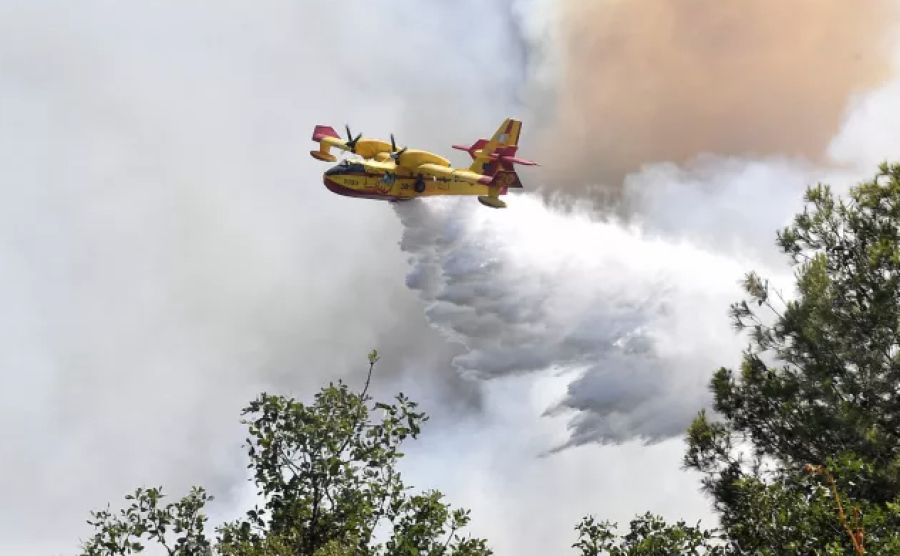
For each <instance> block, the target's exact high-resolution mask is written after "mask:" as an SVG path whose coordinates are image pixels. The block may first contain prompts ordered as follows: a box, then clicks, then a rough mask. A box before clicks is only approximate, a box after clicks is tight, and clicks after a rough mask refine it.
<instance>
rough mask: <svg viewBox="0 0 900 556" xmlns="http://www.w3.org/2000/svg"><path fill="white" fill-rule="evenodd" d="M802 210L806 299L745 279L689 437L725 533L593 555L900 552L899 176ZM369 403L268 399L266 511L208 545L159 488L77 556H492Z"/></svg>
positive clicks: (262, 471)
mask: <svg viewBox="0 0 900 556" xmlns="http://www.w3.org/2000/svg"><path fill="white" fill-rule="evenodd" d="M805 204H806V206H805V208H804V210H803V212H801V213H800V214H798V215H796V217H795V219H794V221H793V223H792V224H791V225H789V226H787V227H785V228H784V229H783V230H781V231H779V232H778V233H777V235H776V237H777V245H778V246H779V247H780V249H781V250H782V251H783V253H784V254H786V255H787V256H788V257H789V258H790V259H789V260H790V261H791V263H792V265H793V266H794V269H795V277H796V291H795V292H794V295H793V296H784V295H783V294H782V293H780V292H777V291H774V290H773V289H772V288H771V287H770V286H769V284H768V282H767V280H765V279H764V278H762V277H760V276H759V275H757V274H756V273H754V272H750V273H749V274H747V276H746V279H745V280H744V283H743V286H744V290H745V292H746V297H745V299H743V300H741V301H739V302H737V303H735V304H734V305H732V307H731V316H732V319H733V322H734V326H735V328H736V329H737V330H738V331H742V332H744V333H747V334H748V339H749V343H748V347H747V349H746V350H745V352H744V353H743V358H742V363H741V366H740V368H739V369H737V370H733V369H727V368H721V369H719V370H718V371H717V372H715V373H714V376H713V377H712V379H711V381H710V389H711V391H712V394H713V405H712V408H711V409H712V412H710V413H707V411H705V410H701V411H700V412H699V414H698V416H697V418H696V419H695V420H694V422H693V423H692V424H691V426H690V427H689V429H688V430H687V431H686V432H687V435H686V444H687V446H686V452H685V456H684V466H685V467H686V468H689V469H693V470H696V471H699V472H700V473H701V474H702V477H703V479H702V487H703V489H704V490H705V491H706V493H707V494H708V496H709V497H710V499H711V501H712V504H713V508H714V510H715V512H716V514H717V515H718V518H719V523H718V526H717V527H715V528H712V529H705V528H701V527H700V525H699V524H698V525H696V526H691V525H688V524H686V523H684V522H678V523H675V524H667V523H666V522H665V521H664V520H663V519H662V518H660V517H659V516H654V515H652V514H645V515H642V516H637V517H636V518H635V519H634V520H633V521H632V522H631V523H630V524H629V525H630V526H629V528H628V529H627V531H626V532H625V533H624V534H620V533H619V532H617V531H616V526H615V524H612V523H609V522H607V521H598V520H596V519H595V518H594V517H593V516H588V517H585V518H584V519H583V520H582V521H581V522H580V523H578V524H577V526H576V538H577V540H576V542H575V544H574V545H573V548H574V549H575V550H576V552H577V553H578V554H580V555H581V556H599V555H604V554H606V555H610V556H657V555H669V554H696V555H699V554H707V555H721V556H725V555H738V554H742V555H743V554H755V555H764V556H765V555H773V556H774V555H780V554H801V555H829V556H835V555H843V554H864V553H868V554H880V555H881V554H885V555H889V554H900V399H898V392H900V336H898V331H900V165H897V164H894V165H888V164H883V165H881V166H880V167H879V171H878V172H877V174H876V175H875V176H874V177H873V178H872V179H871V180H869V181H866V182H863V183H861V184H859V185H857V186H856V187H854V188H853V189H852V190H851V192H850V194H849V196H848V198H847V199H839V198H837V197H836V196H835V195H834V194H833V193H832V191H831V188H830V187H829V186H827V185H822V184H818V185H816V186H813V187H810V188H808V190H807V192H806V195H805ZM376 360H377V354H376V353H374V352H373V353H372V354H371V355H370V366H369V373H370V377H371V371H372V367H373V366H374V364H375V361H376ZM367 389H368V382H367V383H366V387H365V388H364V389H363V391H362V393H360V394H356V393H353V392H351V391H350V390H349V389H348V387H347V386H346V385H345V384H343V383H338V384H330V385H329V386H328V387H326V388H324V389H322V390H321V391H320V392H319V393H318V394H317V395H316V397H315V399H314V401H313V403H312V404H310V405H305V404H303V403H301V402H298V401H296V400H294V399H289V398H285V397H282V396H273V395H268V394H262V395H261V396H260V397H259V398H257V399H256V400H254V401H253V402H252V403H251V404H250V405H249V406H248V407H247V408H246V409H245V410H244V414H245V415H247V416H249V418H248V419H246V420H245V421H244V423H245V424H246V425H247V427H248V431H249V438H248V441H247V453H248V456H249V458H250V467H251V468H252V469H253V471H254V479H255V483H256V485H257V488H258V490H259V494H260V496H261V498H262V499H263V500H265V503H264V505H263V506H262V507H257V508H254V509H252V510H250V511H248V512H247V514H246V517H245V518H244V519H241V520H237V521H235V522H233V523H228V524H225V525H224V526H221V527H219V528H218V529H217V530H216V535H215V537H214V538H212V539H210V538H209V537H208V536H207V535H206V534H205V532H204V526H205V523H206V518H205V517H204V515H203V513H202V509H203V507H204V504H205V503H206V502H207V501H208V500H210V499H211V497H209V496H207V494H206V493H205V492H204V491H203V490H202V489H194V490H193V491H191V492H190V493H189V494H188V495H187V496H186V497H184V498H183V499H181V500H179V501H177V502H174V503H170V504H166V505H163V504H162V502H161V500H162V498H163V497H162V494H161V490H160V489H155V488H153V489H138V490H137V491H135V493H134V494H132V495H130V496H129V497H128V499H129V500H130V501H131V506H130V507H128V508H126V509H124V510H122V511H121V512H120V513H119V514H114V513H112V512H111V511H110V510H108V509H107V510H103V511H99V512H94V513H93V514H92V515H93V519H92V521H91V523H92V524H93V525H95V527H96V534H95V536H94V537H93V538H91V539H90V540H89V541H87V542H86V543H85V544H84V550H83V554H85V555H86V556H88V555H89V556H99V555H103V556H113V555H120V554H130V553H133V552H138V551H140V550H141V549H142V547H143V543H145V542H147V541H151V542H158V543H160V544H162V545H163V546H164V547H165V549H166V550H167V551H168V553H169V554H170V555H188V554H212V553H218V554H223V555H230V556H238V555H248V556H275V555H279V556H280V555H288V554H291V555H308V556H342V555H350V554H353V555H357V554H358V555H367V556H368V555H401V554H403V555H413V554H415V555H419V554H428V555H430V556H437V555H448V556H449V555H458V556H463V555H486V554H491V551H490V549H489V548H488V546H487V542H486V541H485V540H484V539H473V538H470V537H464V536H462V535H461V533H460V531H461V530H463V529H464V528H465V526H466V525H467V524H468V520H469V517H468V513H467V512H465V511H462V510H451V508H450V506H449V505H447V504H446V503H445V502H444V501H443V498H442V495H441V494H440V493H439V492H435V491H428V492H425V493H421V494H416V495H411V494H409V488H408V487H407V486H406V485H405V484H404V483H403V481H402V479H401V475H400V473H399V471H398V470H397V462H398V461H399V459H400V458H401V457H402V456H403V454H402V452H400V446H401V444H402V443H403V442H404V441H405V440H406V439H408V438H412V439H415V438H416V437H417V435H418V434H419V431H420V427H421V425H422V424H423V423H424V422H425V421H426V420H427V417H426V416H425V415H424V414H423V413H420V412H418V411H417V406H416V404H415V403H414V402H412V401H410V400H409V399H407V398H406V397H405V396H403V395H402V394H400V395H398V396H397V397H396V399H395V401H394V403H392V404H385V403H375V404H371V403H370V399H369V397H368V395H367ZM376 413H378V414H380V419H374V414H376ZM380 525H386V527H387V531H388V534H387V536H386V540H385V542H384V543H383V544H382V543H378V542H376V540H375V537H376V534H375V532H376V529H377V528H378V527H379V526H380Z"/></svg>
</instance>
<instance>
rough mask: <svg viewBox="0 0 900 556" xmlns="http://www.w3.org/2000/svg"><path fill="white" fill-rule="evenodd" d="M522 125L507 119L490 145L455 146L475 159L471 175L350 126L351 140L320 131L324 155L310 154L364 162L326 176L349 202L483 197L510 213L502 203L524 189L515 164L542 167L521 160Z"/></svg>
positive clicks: (339, 167)
mask: <svg viewBox="0 0 900 556" xmlns="http://www.w3.org/2000/svg"><path fill="white" fill-rule="evenodd" d="M521 131H522V122H520V121H518V120H513V119H511V118H507V119H506V121H504V122H503V124H502V125H501V126H500V127H499V128H498V129H497V132H496V133H494V136H493V137H492V138H491V139H490V140H487V139H479V140H478V141H476V142H475V143H474V144H473V145H471V146H468V147H466V146H464V145H453V148H454V149H457V150H461V151H466V152H468V153H469V156H471V157H472V160H473V162H472V165H471V166H469V168H468V169H462V168H452V167H451V166H450V161H449V160H447V159H446V158H444V157H442V156H438V155H436V154H434V153H430V152H428V151H422V150H415V149H408V148H406V147H403V148H402V149H397V144H396V143H395V142H394V135H393V134H391V142H390V143H387V142H385V141H382V140H379V139H369V138H364V137H362V134H359V135H357V136H356V137H353V135H352V134H351V133H350V127H349V126H347V140H346V141H345V140H343V139H341V137H340V135H338V134H337V132H335V131H334V129H333V128H331V127H328V126H323V125H317V126H316V127H315V130H314V131H313V136H312V140H313V141H316V142H318V143H319V149H318V150H315V151H310V152H309V154H311V155H312V157H313V158H315V159H317V160H323V161H326V162H335V161H336V160H337V159H336V158H335V156H334V155H333V154H331V152H330V151H331V147H334V148H336V149H340V150H342V151H348V152H350V153H353V154H355V155H357V156H358V157H359V158H357V159H354V160H347V159H345V160H342V161H341V162H340V163H339V164H338V165H337V166H333V167H332V168H330V169H328V170H326V171H325V174H324V176H323V178H324V181H325V187H327V188H328V189H329V190H330V191H331V192H333V193H337V194H338V195H345V196H347V197H360V198H363V199H380V200H385V201H394V202H397V201H409V200H412V199H414V198H416V197H420V196H428V195H477V196H478V200H479V201H480V202H481V204H483V205H485V206H487V207H491V208H506V203H504V202H503V201H502V200H501V199H500V195H505V194H506V193H507V190H508V189H509V188H521V187H522V182H521V181H520V180H519V175H518V174H517V173H516V170H515V168H514V165H515V164H522V165H525V166H537V163H536V162H532V161H531V160H525V159H522V158H516V157H515V156H514V155H515V154H516V150H517V149H518V143H519V134H520V133H521Z"/></svg>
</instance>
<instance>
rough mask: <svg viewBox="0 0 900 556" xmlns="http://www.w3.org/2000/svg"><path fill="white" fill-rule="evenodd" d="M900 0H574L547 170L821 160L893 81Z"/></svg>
mask: <svg viewBox="0 0 900 556" xmlns="http://www.w3.org/2000/svg"><path fill="white" fill-rule="evenodd" d="M898 4H900V1H898V0H568V1H567V2H566V4H565V7H564V8H563V11H564V13H563V18H562V25H563V31H564V37H565V38H566V44H565V67H564V74H565V75H564V78H563V79H564V81H563V83H562V90H561V92H560V97H559V105H558V114H557V118H556V121H555V123H554V127H553V129H550V130H549V131H548V133H547V134H546V135H545V136H544V137H543V139H544V140H545V142H544V148H543V149H542V150H543V151H544V154H543V155H542V158H543V160H544V161H546V170H547V171H549V172H552V173H553V175H554V179H553V180H549V181H551V182H554V183H557V184H560V185H561V186H562V187H566V186H568V187H577V186H581V185H584V182H585V180H586V179H587V180H590V181H593V182H595V183H599V184H603V185H606V186H611V187H615V186H618V185H620V184H621V182H622V179H623V178H624V176H625V175H626V174H627V173H629V172H633V171H636V170H638V169H639V168H640V166H641V165H642V164H645V163H650V162H660V161H669V162H676V163H685V162H687V161H688V160H689V159H691V158H692V157H693V156H695V155H697V154H700V153H704V152H712V153H717V154H723V155H756V156H759V155H771V154H785V155H799V156H804V157H808V158H810V159H820V158H822V157H823V155H824V150H825V148H826V146H827V144H828V142H829V140H830V139H831V137H832V136H833V135H834V134H835V133H836V132H837V131H838V129H839V127H840V124H841V121H842V117H843V114H844V111H845V109H846V108H847V105H848V100H849V99H850V98H851V96H852V95H853V94H854V93H858V92H861V91H864V90H866V89H869V88H872V87H875V86H877V85H879V84H881V83H883V82H884V81H885V80H887V79H888V78H890V77H891V73H892V66H891V62H892V60H891V54H892V53H891V48H890V46H891V45H890V43H888V42H887V40H888V39H889V38H890V37H889V31H891V30H892V29H893V27H892V25H893V24H894V23H895V21H896V20H897V17H896V16H897V11H898V7H900V6H898Z"/></svg>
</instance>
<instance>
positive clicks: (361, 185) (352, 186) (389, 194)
mask: <svg viewBox="0 0 900 556" xmlns="http://www.w3.org/2000/svg"><path fill="white" fill-rule="evenodd" d="M323 181H324V183H325V187H327V188H328V190H329V191H331V192H332V193H336V194H338V195H344V196H346V197H359V198H362V199H380V200H385V201H405V200H410V199H413V198H415V197H424V196H431V195H488V193H489V191H488V186H487V185H481V184H477V183H467V182H465V181H462V180H460V179H459V178H457V177H455V176H454V177H436V176H427V175H423V176H418V175H415V174H413V173H412V172H410V171H407V170H405V169H404V168H398V169H396V170H393V171H383V170H381V169H377V170H376V169H370V168H367V167H366V166H365V165H364V164H363V163H361V162H355V161H344V162H342V163H341V164H338V165H337V166H333V167H332V168H330V169H328V170H327V171H326V172H325V174H324V175H323Z"/></svg>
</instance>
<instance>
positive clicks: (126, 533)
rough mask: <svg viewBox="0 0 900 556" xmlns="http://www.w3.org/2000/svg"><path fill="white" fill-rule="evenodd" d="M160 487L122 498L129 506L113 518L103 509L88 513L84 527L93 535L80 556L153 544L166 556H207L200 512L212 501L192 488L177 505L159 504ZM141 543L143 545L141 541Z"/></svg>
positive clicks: (113, 554)
mask: <svg viewBox="0 0 900 556" xmlns="http://www.w3.org/2000/svg"><path fill="white" fill-rule="evenodd" d="M163 498H165V496H164V495H163V494H162V489H161V488H149V489H144V488H139V489H137V490H135V491H134V494H129V495H127V496H126V497H125V499H126V500H132V503H131V506H130V507H128V508H126V509H124V510H121V512H120V513H119V514H118V515H117V514H115V513H113V512H112V511H110V510H109V508H108V507H107V509H105V510H100V511H95V512H91V517H92V518H93V519H91V520H89V521H88V524H89V525H91V526H93V527H95V528H96V529H97V533H96V534H95V535H94V536H93V537H92V538H91V539H90V540H88V541H87V542H86V543H84V546H83V552H82V554H84V556H118V555H120V554H136V553H139V552H143V550H144V546H145V545H144V542H147V541H150V542H156V543H157V544H159V545H160V546H162V548H163V549H165V551H166V553H168V554H169V556H199V555H204V554H210V543H209V541H208V540H207V539H206V535H205V534H204V525H205V524H206V516H205V515H203V513H202V510H203V507H204V506H205V505H206V502H208V501H211V500H212V499H213V497H212V496H209V495H207V494H206V492H205V491H204V490H203V489H202V488H194V489H192V490H191V492H190V494H188V495H187V496H185V497H184V498H182V499H181V500H179V501H177V502H173V503H170V504H165V505H161V502H162V499H163ZM142 541H143V542H142Z"/></svg>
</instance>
